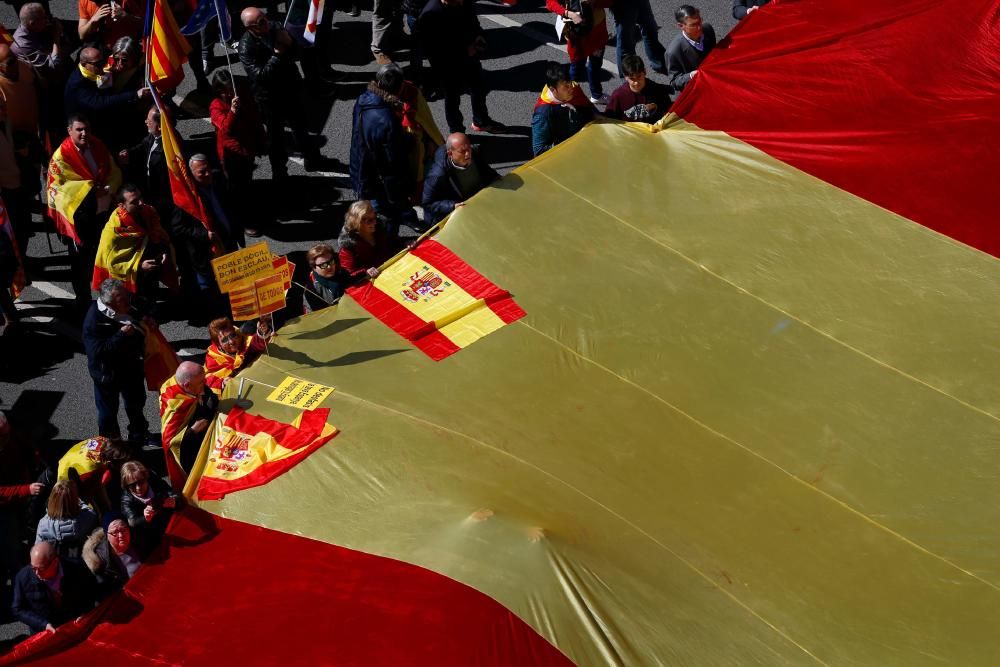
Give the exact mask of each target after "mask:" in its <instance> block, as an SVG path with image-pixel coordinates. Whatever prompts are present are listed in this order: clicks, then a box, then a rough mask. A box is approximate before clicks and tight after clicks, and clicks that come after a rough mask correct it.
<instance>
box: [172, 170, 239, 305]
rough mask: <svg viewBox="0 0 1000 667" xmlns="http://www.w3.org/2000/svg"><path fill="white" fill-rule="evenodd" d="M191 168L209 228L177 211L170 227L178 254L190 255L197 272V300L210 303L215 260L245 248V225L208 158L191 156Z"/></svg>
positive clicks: (189, 261)
mask: <svg viewBox="0 0 1000 667" xmlns="http://www.w3.org/2000/svg"><path fill="white" fill-rule="evenodd" d="M188 167H189V168H190V170H191V177H192V179H194V183H195V189H196V190H197V193H198V198H199V199H200V200H201V203H202V206H203V207H204V209H205V213H206V214H208V224H207V225H206V224H204V223H202V221H201V220H199V219H197V218H195V217H194V216H192V215H191V214H190V213H188V212H187V211H185V210H183V209H182V208H180V207H176V208H174V214H173V219H172V220H171V223H170V228H171V232H172V234H171V236H172V237H173V239H174V244H175V245H176V246H177V251H178V252H182V253H185V254H186V255H187V258H188V264H189V266H190V267H191V269H192V270H193V271H194V278H195V281H196V284H197V287H198V294H197V295H196V296H197V297H198V298H202V299H205V300H206V301H209V300H211V298H212V297H211V296H210V295H211V294H212V293H213V292H214V291H215V290H216V286H215V277H214V275H213V274H212V264H211V262H212V257H214V256H217V255H219V254H225V253H229V252H233V251H234V250H238V249H239V248H242V247H245V246H246V241H245V240H244V237H243V225H242V222H241V221H240V220H239V219H238V217H237V216H235V215H233V212H232V208H231V207H230V205H229V201H228V196H227V193H226V184H225V180H224V178H223V176H222V174H221V173H214V172H213V171H212V167H211V164H210V163H209V161H208V157H207V156H206V155H204V154H202V153H196V154H195V155H192V156H191V159H190V160H188Z"/></svg>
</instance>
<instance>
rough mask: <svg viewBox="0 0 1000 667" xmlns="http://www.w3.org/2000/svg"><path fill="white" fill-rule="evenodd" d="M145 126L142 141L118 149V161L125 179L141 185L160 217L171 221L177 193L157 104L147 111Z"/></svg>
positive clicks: (146, 197) (143, 192) (147, 200)
mask: <svg viewBox="0 0 1000 667" xmlns="http://www.w3.org/2000/svg"><path fill="white" fill-rule="evenodd" d="M146 130H147V132H148V134H146V136H145V137H144V138H143V140H142V141H140V142H139V143H138V144H136V145H135V146H132V147H131V148H128V149H124V150H122V151H120V152H119V153H118V163H119V164H121V165H123V166H124V167H125V173H126V178H125V182H126V183H135V184H136V185H138V186H139V189H140V190H142V194H143V195H144V196H145V199H146V202H147V203H149V204H152V206H153V208H155V209H156V212H157V213H158V214H159V215H160V220H167V221H169V220H170V219H171V216H172V215H173V212H174V197H173V193H172V192H171V191H170V176H169V172H168V171H167V162H166V159H165V158H164V155H163V140H162V139H161V138H160V112H159V111H158V110H157V108H156V107H150V109H149V112H148V113H147V114H146Z"/></svg>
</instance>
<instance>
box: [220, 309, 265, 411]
mask: <svg viewBox="0 0 1000 667" xmlns="http://www.w3.org/2000/svg"><path fill="white" fill-rule="evenodd" d="M269 319H270V318H266V319H265V318H261V319H259V320H258V321H257V332H256V333H255V334H253V335H252V336H247V335H246V334H244V333H243V332H242V331H240V330H239V329H237V328H236V326H235V325H234V324H233V321H232V320H231V319H229V318H228V317H220V318H218V319H215V320H212V321H211V322H209V323H208V336H209V338H211V340H212V343H211V344H210V345H209V346H208V349H207V350H206V351H205V384H206V385H208V387H209V388H211V390H212V391H214V392H215V393H216V394H217V395H221V394H222V390H223V389H225V387H226V384H227V383H228V382H229V381H230V380H231V379H232V378H234V377H236V376H237V375H238V374H239V372H240V371H242V370H243V369H244V368H248V367H249V366H250V364H252V363H253V362H254V361H256V360H257V357H259V356H260V355H261V354H262V353H263V352H264V350H265V349H266V347H267V342H268V341H269V340H270V339H271V334H272V331H271V326H270V324H269V323H268V320H269Z"/></svg>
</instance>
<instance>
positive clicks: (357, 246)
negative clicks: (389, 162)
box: [337, 199, 403, 279]
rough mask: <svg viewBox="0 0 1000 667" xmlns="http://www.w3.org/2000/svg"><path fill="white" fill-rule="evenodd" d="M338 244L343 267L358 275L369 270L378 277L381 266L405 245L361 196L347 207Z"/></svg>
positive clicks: (369, 275) (370, 274) (367, 272)
mask: <svg viewBox="0 0 1000 667" xmlns="http://www.w3.org/2000/svg"><path fill="white" fill-rule="evenodd" d="M337 245H338V247H339V248H340V253H339V258H340V266H341V268H343V269H344V271H347V272H348V273H349V274H350V275H351V277H352V278H355V279H357V278H363V277H364V276H365V275H366V274H367V275H368V277H370V278H377V277H378V273H379V272H378V267H380V266H381V265H382V264H383V263H385V261H386V260H388V259H389V258H391V257H392V256H393V255H395V254H396V253H397V252H399V251H400V250H401V249H402V248H403V242H402V241H400V240H399V238H398V237H393V236H390V235H389V234H388V233H387V232H386V231H385V229H384V228H383V226H382V224H381V223H380V222H379V219H378V216H376V215H375V208H374V207H373V206H372V203H371V202H370V201H368V200H367V199H360V200H358V201H356V202H354V203H353V204H351V206H350V207H349V208H348V209H347V213H345V214H344V228H343V229H341V230H340V237H339V238H338V239H337Z"/></svg>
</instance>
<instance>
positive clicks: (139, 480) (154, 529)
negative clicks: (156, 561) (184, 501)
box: [121, 461, 180, 559]
mask: <svg viewBox="0 0 1000 667" xmlns="http://www.w3.org/2000/svg"><path fill="white" fill-rule="evenodd" d="M179 501H180V498H179V496H178V495H177V493H176V492H175V491H174V490H173V489H171V488H170V487H169V486H167V483H166V482H164V481H163V480H162V479H160V478H159V477H157V476H155V475H152V474H150V472H149V469H148V468H146V466H144V465H143V464H142V463H140V462H139V461H129V462H127V463H126V464H125V465H123V466H122V501H121V510H122V515H123V516H124V517H125V520H126V521H128V525H129V528H130V529H131V530H132V541H133V542H134V544H135V547H136V552H137V553H138V554H139V556H140V558H142V559H145V558H146V557H147V556H148V555H149V552H151V551H152V550H153V548H154V547H155V546H156V545H157V544H159V542H160V538H161V537H163V533H164V532H165V531H166V529H167V523H168V522H169V521H170V516H171V515H172V514H173V512H174V509H176V507H177V505H178V503H179Z"/></svg>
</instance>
